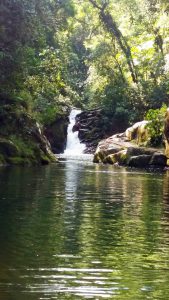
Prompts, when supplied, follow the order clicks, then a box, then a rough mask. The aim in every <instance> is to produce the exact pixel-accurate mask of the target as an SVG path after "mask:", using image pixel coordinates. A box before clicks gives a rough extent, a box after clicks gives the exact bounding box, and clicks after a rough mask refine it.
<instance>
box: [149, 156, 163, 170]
mask: <svg viewBox="0 0 169 300" xmlns="http://www.w3.org/2000/svg"><path fill="white" fill-rule="evenodd" d="M149 164H150V165H153V166H158V167H165V166H166V165H167V157H166V156H165V155H164V154H161V153H154V154H153V155H152V157H151V160H150V162H149Z"/></svg>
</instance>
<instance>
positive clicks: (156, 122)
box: [145, 104, 167, 146]
mask: <svg viewBox="0 0 169 300" xmlns="http://www.w3.org/2000/svg"><path fill="white" fill-rule="evenodd" d="M166 109H167V106H166V105H165V104H164V105H163V106H162V107H161V108H160V109H150V110H149V111H148V112H147V113H146V116H145V118H146V120H148V121H150V123H149V124H147V128H148V132H149V135H150V144H151V145H153V146H159V145H161V143H162V137H163V132H164V117H165V114H166Z"/></svg>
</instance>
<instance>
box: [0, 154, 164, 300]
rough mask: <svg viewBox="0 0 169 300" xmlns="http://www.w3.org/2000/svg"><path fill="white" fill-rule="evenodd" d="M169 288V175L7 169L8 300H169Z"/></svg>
mask: <svg viewBox="0 0 169 300" xmlns="http://www.w3.org/2000/svg"><path fill="white" fill-rule="evenodd" d="M168 283H169V173H168V172H165V173H160V172H159V173H151V172H147V171H137V170H127V169H125V168H118V167H112V166H107V165H95V164H93V163H91V162H90V160H79V161H73V160H70V159H69V160H68V159H67V160H61V161H60V163H58V164H54V165H50V166H43V167H5V168H3V167H1V169H0V299H1V300H23V299H24V300H37V299H38V300H39V299H43V300H48V299H50V300H51V299H59V300H63V299H64V300H67V299H69V300H78V299H95V300H98V299H99V300H100V299H114V300H124V299H125V300H139V299H141V300H144V299H153V300H160V299H163V300H166V299H168V295H169V284H168Z"/></svg>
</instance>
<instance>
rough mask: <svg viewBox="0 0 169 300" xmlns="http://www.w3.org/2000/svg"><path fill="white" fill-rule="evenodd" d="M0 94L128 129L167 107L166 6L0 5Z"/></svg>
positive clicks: (137, 2)
mask: <svg viewBox="0 0 169 300" xmlns="http://www.w3.org/2000/svg"><path fill="white" fill-rule="evenodd" d="M0 95H1V99H4V97H8V98H9V99H15V100H16V101H18V102H19V101H24V102H25V105H26V106H27V108H28V110H29V112H30V113H32V114H33V115H35V116H36V117H37V118H39V119H40V120H41V122H42V123H43V122H48V120H49V119H51V118H52V117H53V116H54V114H56V113H57V111H59V110H60V106H63V105H68V106H69V105H74V106H78V107H81V108H94V107H102V108H104V109H105V110H106V111H107V113H108V114H109V115H111V116H116V117H117V118H123V119H125V120H127V122H129V123H131V122H133V121H135V120H139V119H141V118H143V116H144V114H145V112H146V111H147V110H148V109H150V108H153V109H156V108H160V107H161V106H162V104H163V103H166V104H167V105H168V102H169V3H168V0H1V2H0Z"/></svg>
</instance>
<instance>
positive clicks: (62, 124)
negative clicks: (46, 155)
mask: <svg viewBox="0 0 169 300" xmlns="http://www.w3.org/2000/svg"><path fill="white" fill-rule="evenodd" d="M68 124H69V117H68V113H65V114H61V115H59V114H58V115H57V116H56V119H55V120H54V121H52V122H51V123H49V124H47V125H46V126H45V128H44V134H45V136H46V137H47V139H48V140H49V142H50V144H51V148H52V151H53V153H56V154H58V153H63V152H64V150H65V148H66V142H67V128H68Z"/></svg>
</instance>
